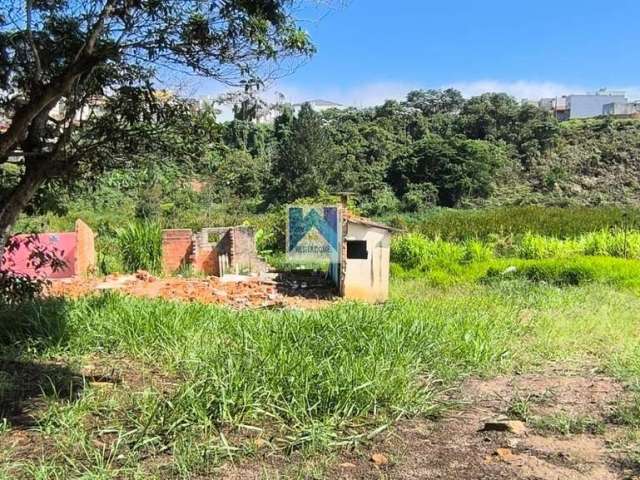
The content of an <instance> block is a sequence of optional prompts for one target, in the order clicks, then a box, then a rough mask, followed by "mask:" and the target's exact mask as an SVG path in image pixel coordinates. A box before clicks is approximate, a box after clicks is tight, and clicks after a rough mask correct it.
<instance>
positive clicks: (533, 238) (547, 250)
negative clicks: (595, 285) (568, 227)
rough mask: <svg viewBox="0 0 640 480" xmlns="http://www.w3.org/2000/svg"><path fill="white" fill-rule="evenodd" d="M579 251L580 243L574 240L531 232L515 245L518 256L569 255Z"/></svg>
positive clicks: (546, 256)
mask: <svg viewBox="0 0 640 480" xmlns="http://www.w3.org/2000/svg"><path fill="white" fill-rule="evenodd" d="M578 251H579V243H578V242H576V241H574V240H560V239H558V238H556V237H544V236H542V235H536V234H533V233H529V232H527V233H525V234H524V236H523V237H522V238H521V239H520V241H519V242H517V244H516V246H515V253H516V255H517V256H518V257H520V258H529V259H542V258H556V257H568V256H572V255H575V254H576V253H578Z"/></svg>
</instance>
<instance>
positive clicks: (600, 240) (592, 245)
mask: <svg viewBox="0 0 640 480" xmlns="http://www.w3.org/2000/svg"><path fill="white" fill-rule="evenodd" d="M581 243H582V252H583V253H584V254H585V255H602V256H611V257H623V258H640V232H638V231H631V232H629V231H626V230H621V229H614V230H600V231H598V232H592V233H589V234H586V235H584V236H583V237H582V238H581Z"/></svg>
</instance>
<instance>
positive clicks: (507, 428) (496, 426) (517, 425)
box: [481, 419, 527, 435]
mask: <svg viewBox="0 0 640 480" xmlns="http://www.w3.org/2000/svg"><path fill="white" fill-rule="evenodd" d="M481 431H482V432H510V433H514V434H516V435H522V434H524V433H526V432H527V426H526V425H525V424H524V422H521V421H520V420H502V419H498V420H491V421H489V422H485V424H484V427H483V428H482V430H481Z"/></svg>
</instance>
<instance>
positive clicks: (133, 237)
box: [116, 222, 162, 273]
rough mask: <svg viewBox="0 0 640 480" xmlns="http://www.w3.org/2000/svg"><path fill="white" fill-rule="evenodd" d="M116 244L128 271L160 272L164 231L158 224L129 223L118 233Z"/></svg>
mask: <svg viewBox="0 0 640 480" xmlns="http://www.w3.org/2000/svg"><path fill="white" fill-rule="evenodd" d="M116 242H117V244H118V248H119V251H120V255H121V257H122V263H123V265H124V268H125V269H126V270H127V271H129V272H135V271H137V270H147V271H149V272H154V273H159V272H160V270H161V260H162V230H161V228H160V226H159V225H158V224H157V223H153V222H139V223H129V224H128V225H127V226H125V227H123V228H120V229H118V230H117V231H116Z"/></svg>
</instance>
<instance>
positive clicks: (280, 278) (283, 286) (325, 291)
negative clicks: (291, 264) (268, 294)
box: [276, 270, 337, 300]
mask: <svg viewBox="0 0 640 480" xmlns="http://www.w3.org/2000/svg"><path fill="white" fill-rule="evenodd" d="M276 282H277V283H276V291H277V292H278V293H280V294H281V295H285V296H287V297H301V298H306V299H312V300H335V299H336V298H337V291H336V287H335V285H333V284H332V283H331V282H330V281H329V280H328V279H327V274H326V273H325V272H319V271H315V270H293V271H282V272H278V275H277V277H276Z"/></svg>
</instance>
